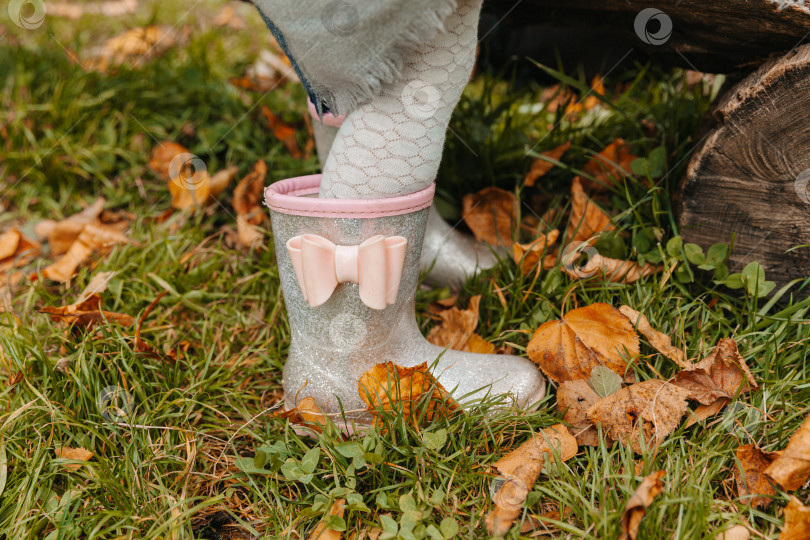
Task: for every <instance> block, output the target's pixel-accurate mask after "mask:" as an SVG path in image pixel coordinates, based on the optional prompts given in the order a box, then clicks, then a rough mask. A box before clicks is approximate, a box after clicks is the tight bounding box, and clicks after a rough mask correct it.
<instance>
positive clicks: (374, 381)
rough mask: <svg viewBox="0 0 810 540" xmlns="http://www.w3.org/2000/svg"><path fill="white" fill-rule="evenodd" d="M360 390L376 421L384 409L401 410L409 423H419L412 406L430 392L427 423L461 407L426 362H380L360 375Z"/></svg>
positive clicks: (376, 421) (416, 405) (376, 422)
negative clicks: (410, 363) (405, 364)
mask: <svg viewBox="0 0 810 540" xmlns="http://www.w3.org/2000/svg"><path fill="white" fill-rule="evenodd" d="M357 391H358V393H359V394H360V399H362V400H363V402H364V403H365V404H366V407H368V410H369V412H371V414H372V415H373V416H374V422H375V424H378V423H379V421H380V411H381V410H382V411H384V412H388V411H398V410H401V411H402V415H403V416H404V417H405V418H406V420H407V421H408V422H411V423H413V424H416V423H418V421H419V418H417V417H416V416H415V415H416V414H417V411H414V410H413V409H414V408H415V407H418V405H419V403H420V402H421V401H422V399H423V398H424V397H425V396H428V395H429V399H430V403H429V404H428V407H427V412H426V414H425V416H424V420H425V421H426V422H430V421H431V420H433V418H435V417H436V416H448V415H450V414H451V413H452V412H453V411H455V410H457V409H458V408H459V407H458V404H457V403H456V402H455V401H454V400H453V398H451V397H450V394H449V393H448V392H447V390H445V389H444V387H443V386H442V385H441V383H439V381H437V380H436V378H435V377H433V374H432V373H430V370H428V367H427V363H426V362H423V363H421V364H419V365H418V366H414V367H411V368H405V367H402V366H398V365H396V364H392V363H391V362H387V363H385V364H377V365H376V366H374V367H373V368H371V369H369V370H368V371H366V372H365V373H363V375H362V376H361V377H360V380H359V381H358V383H357Z"/></svg>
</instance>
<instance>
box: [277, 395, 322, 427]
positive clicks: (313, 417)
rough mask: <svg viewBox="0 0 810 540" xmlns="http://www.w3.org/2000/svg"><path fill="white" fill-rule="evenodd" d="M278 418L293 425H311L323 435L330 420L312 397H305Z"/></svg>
mask: <svg viewBox="0 0 810 540" xmlns="http://www.w3.org/2000/svg"><path fill="white" fill-rule="evenodd" d="M276 416H278V417H279V418H285V419H287V420H289V421H290V423H292V424H309V427H310V428H311V429H313V430H314V431H316V432H318V433H321V432H322V431H323V428H324V427H326V424H327V423H328V422H329V418H328V417H327V416H326V414H324V412H323V410H321V408H320V407H319V406H318V404H317V402H316V401H315V398H313V397H311V396H307V397H305V398H304V399H302V400H300V401H299V402H298V404H297V405H296V406H295V407H294V408H292V409H289V410H286V411H282V412H280V413H278V414H277V415H276Z"/></svg>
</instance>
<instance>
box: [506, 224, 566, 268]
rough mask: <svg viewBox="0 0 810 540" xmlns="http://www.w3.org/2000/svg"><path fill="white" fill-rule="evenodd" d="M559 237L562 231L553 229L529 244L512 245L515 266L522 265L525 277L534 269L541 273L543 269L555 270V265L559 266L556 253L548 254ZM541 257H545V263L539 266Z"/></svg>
mask: <svg viewBox="0 0 810 540" xmlns="http://www.w3.org/2000/svg"><path fill="white" fill-rule="evenodd" d="M559 236H560V231H558V230H557V229H553V230H551V231H549V232H548V233H546V234H541V235H539V236H538V237H537V238H536V239H535V240H533V241H532V242H530V243H528V244H518V243H515V244H512V258H513V259H514V261H515V264H519V265H520V269H521V271H522V272H523V274H524V275H526V274H528V273H530V272H531V271H532V269H536V272H539V271H540V268H541V267H542V269H543V270H549V269H551V268H554V265H555V264H557V257H556V255H555V254H554V253H548V251H549V248H550V247H551V246H553V245H554V244H555V243H556V242H557V238H559ZM540 257H543V262H542V264H541V265H538V264H537V263H538V261H539V260H540Z"/></svg>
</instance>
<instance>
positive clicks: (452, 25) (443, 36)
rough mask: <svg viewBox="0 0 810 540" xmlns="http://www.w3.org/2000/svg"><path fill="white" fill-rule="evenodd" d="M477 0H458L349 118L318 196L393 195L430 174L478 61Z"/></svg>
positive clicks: (413, 189) (412, 189)
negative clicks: (395, 77)
mask: <svg viewBox="0 0 810 540" xmlns="http://www.w3.org/2000/svg"><path fill="white" fill-rule="evenodd" d="M481 2H482V0H459V5H458V10H457V11H456V13H453V14H452V15H450V16H448V17H447V19H446V21H445V30H444V31H443V32H441V33H440V34H439V35H437V36H436V38H435V39H434V40H433V41H431V42H428V43H425V44H424V46H423V47H422V48H421V49H420V50H419V51H418V52H417V53H416V54H415V55H414V56H413V57H412V58H411V59H410V60H409V61H408V62H407V63H406V65H405V67H404V68H403V73H402V78H401V80H399V81H396V82H394V83H392V84H390V85H386V86H384V87H383V90H382V92H381V93H380V95H379V96H377V97H376V98H374V100H373V101H371V102H369V103H367V104H365V105H363V106H361V107H359V108H357V109H356V110H354V111H352V112H351V113H349V114H348V115H347V116H346V120H345V121H344V122H343V125H342V126H341V128H340V131H338V134H337V137H336V138H335V142H334V145H333V146H332V150H331V152H330V153H329V157H328V159H327V161H326V165H325V166H324V171H323V180H322V182H321V188H320V197H325V198H331V199H378V198H384V197H393V196H396V195H404V194H407V193H414V192H416V191H419V190H421V189H423V188H425V187H427V186H428V185H430V184H431V183H432V182H433V181H434V180H435V178H436V172H437V171H438V168H439V162H440V161H441V157H442V149H443V147H444V137H445V132H446V131H447V125H448V123H449V122H450V116H451V115H452V113H453V109H455V107H456V104H457V103H458V100H459V98H460V97H461V92H462V91H463V90H464V87H465V86H466V84H467V81H468V80H469V78H470V73H471V71H472V67H473V63H474V61H475V48H476V44H477V38H478V35H477V34H478V32H477V31H478V17H479V13H480V10H481Z"/></svg>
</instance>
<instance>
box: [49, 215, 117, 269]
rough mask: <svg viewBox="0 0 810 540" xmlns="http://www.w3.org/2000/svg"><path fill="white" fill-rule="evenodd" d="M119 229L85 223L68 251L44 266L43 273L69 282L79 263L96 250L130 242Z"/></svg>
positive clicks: (103, 249)
mask: <svg viewBox="0 0 810 540" xmlns="http://www.w3.org/2000/svg"><path fill="white" fill-rule="evenodd" d="M118 229H119V228H118V227H113V226H109V225H102V224H98V225H95V224H89V225H85V226H84V228H83V229H82V232H81V233H80V234H79V236H78V237H77V238H76V240H75V241H74V242H73V244H71V246H70V248H69V249H68V250H67V252H66V253H65V254H64V255H62V256H61V257H60V258H59V259H57V260H56V261H54V262H53V263H52V264H50V265H48V266H46V267H45V268H43V269H42V275H43V276H44V277H46V278H48V279H52V280H54V281H59V282H62V283H67V282H69V281H70V280H71V279H72V278H73V276H74V275H75V273H76V269H77V268H78V267H79V265H80V264H82V263H83V262H84V261H86V260H87V259H88V258H89V257H90V255H92V254H93V252H94V251H105V250H107V249H109V248H111V247H113V246H115V245H118V244H126V243H128V242H129V240H128V239H127V237H126V236H124V235H123V234H122V233H121V232H120V231H119V230H118Z"/></svg>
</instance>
